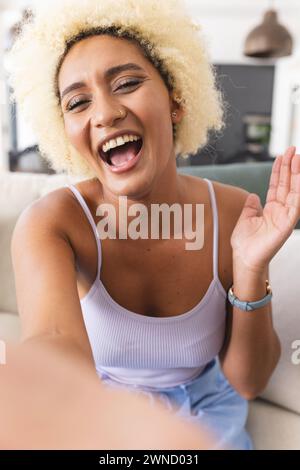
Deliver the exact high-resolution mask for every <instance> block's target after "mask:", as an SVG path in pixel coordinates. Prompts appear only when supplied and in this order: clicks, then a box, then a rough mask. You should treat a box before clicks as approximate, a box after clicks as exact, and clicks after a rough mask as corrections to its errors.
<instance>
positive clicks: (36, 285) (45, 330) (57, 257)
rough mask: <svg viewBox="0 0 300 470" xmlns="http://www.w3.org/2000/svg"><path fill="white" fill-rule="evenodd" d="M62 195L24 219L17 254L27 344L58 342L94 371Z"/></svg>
mask: <svg viewBox="0 0 300 470" xmlns="http://www.w3.org/2000/svg"><path fill="white" fill-rule="evenodd" d="M64 217H65V214H64V212H63V204H62V200H61V195H60V194H59V192H57V191H56V192H54V193H52V194H49V195H48V196H46V197H45V198H42V199H40V200H38V201H36V202H35V203H34V204H32V205H31V206H30V207H28V208H27V209H26V210H25V211H24V212H23V213H22V214H21V216H20V218H19V219H18V222H17V224H16V227H15V230H14V233H13V237H12V243H11V254H12V261H13V267H14V274H15V284H16V294H17V301H18V310H19V315H20V319H21V325H22V341H23V342H35V343H41V344H43V343H45V342H47V344H52V345H53V348H54V349H56V350H60V351H61V352H62V354H67V355H68V356H69V357H70V358H71V357H72V358H74V360H76V361H77V360H79V358H81V359H82V360H84V361H86V364H87V366H90V367H94V362H93V357H92V352H91V348H90V344H89V340H88V337H87V333H86V329H85V325H84V321H83V317H82V312H81V306H80V300H79V295H78V290H77V281H76V271H75V257H74V252H73V249H72V247H71V244H70V242H69V240H68V237H67V236H66V234H65V233H64V231H63V229H62V220H63V218H64Z"/></svg>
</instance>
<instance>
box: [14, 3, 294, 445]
mask: <svg viewBox="0 0 300 470" xmlns="http://www.w3.org/2000/svg"><path fill="white" fill-rule="evenodd" d="M198 32H199V28H198V27H197V26H196V25H195V24H194V23H193V22H192V20H191V19H190V18H189V17H188V16H187V14H186V13H185V11H184V8H183V5H182V4H181V2H177V1H176V2H174V1H166V0H164V2H163V3H162V2H159V1H157V0H149V1H148V0H147V1H144V2H142V3H139V4H137V2H132V1H130V0H117V1H115V2H114V5H113V7H112V2H111V0H109V1H108V0H107V1H104V0H103V1H101V2H97V1H93V0H89V1H86V2H78V3H77V2H74V0H72V1H67V0H64V1H61V2H60V3H59V4H58V3H57V4H54V6H53V4H51V8H47V7H46V6H44V3H43V6H40V7H39V10H38V11H37V12H36V14H35V18H34V20H33V22H32V23H30V24H28V25H26V27H24V30H23V34H22V35H21V36H20V38H19V39H18V41H17V43H16V44H15V46H14V48H13V50H12V51H11V52H10V72H11V80H12V85H13V87H14V91H15V97H16V99H17V100H18V102H19V103H20V105H21V106H22V108H23V112H24V115H25V116H27V118H28V119H30V122H31V124H32V126H33V129H34V130H35V132H36V134H37V136H38V139H39V144H40V148H41V151H42V152H43V153H44V155H45V156H46V157H47V159H48V161H50V162H51V165H52V166H53V168H55V169H56V170H59V171H60V170H65V171H68V172H69V173H72V174H78V175H81V177H82V178H83V177H85V179H83V180H82V181H80V182H79V183H77V184H75V185H70V186H68V187H64V188H61V189H59V190H56V191H54V192H52V193H50V194H49V195H47V196H45V197H43V198H41V199H40V200H39V201H37V202H35V203H34V204H32V205H31V206H30V207H29V208H28V209H27V210H26V211H25V212H24V213H23V214H22V216H21V217H20V219H19V221H18V224H17V227H16V229H15V232H14V236H13V242H12V253H13V263H14V268H15V276H16V288H17V297H18V304H19V311H20V315H21V318H22V322H23V338H24V339H25V340H29V339H34V340H35V341H40V342H43V341H47V342H49V341H50V342H52V343H53V347H55V344H56V341H58V340H59V341H60V344H61V343H64V344H65V351H66V354H71V353H70V352H69V351H71V349H70V345H71V344H72V345H74V344H75V345H77V347H78V348H79V349H80V351H82V354H85V355H86V359H87V363H88V362H89V366H90V365H91V364H93V365H94V366H95V367H96V370H97V373H98V375H99V377H100V378H101V379H102V381H103V382H104V383H105V384H107V385H108V386H111V387H121V388H122V387H125V388H129V389H137V390H140V391H141V392H144V393H146V394H147V395H148V396H149V397H150V398H151V397H154V396H157V397H159V398H160V399H161V400H162V401H163V403H166V404H167V405H168V406H169V407H170V408H171V409H174V410H175V411H176V413H178V414H182V415H183V416H185V417H187V419H189V420H191V421H196V422H199V424H202V425H203V426H204V427H205V426H206V427H207V428H208V429H209V430H211V431H212V432H213V433H214V436H215V438H216V447H218V448H222V447H227V448H228V447H229V448H234V449H250V448H252V444H251V440H250V438H249V436H248V434H247V432H246V431H245V423H246V418H247V402H248V400H249V399H252V398H254V397H255V396H257V395H258V394H259V393H260V392H261V391H262V390H263V389H264V387H265V386H266V384H267V382H268V380H269V378H270V376H271V374H272V372H273V370H274V368H275V366H276V364H277V362H278V359H279V356H280V344H279V340H278V337H277V334H276V332H275V331H274V328H273V324H272V314H271V303H270V298H271V291H270V287H269V286H268V283H267V282H266V281H267V279H268V265H269V262H270V260H271V259H272V257H273V256H274V255H275V253H276V252H277V251H278V250H279V249H280V247H281V246H282V245H283V243H284V242H285V241H286V240H287V238H288V237H289V235H290V234H291V232H292V230H293V228H294V227H295V225H296V223H297V221H298V219H299V216H300V156H299V155H295V148H294V147H291V148H289V149H288V150H287V152H286V153H285V155H283V156H278V157H277V159H276V161H275V163H274V166H273V171H272V176H271V180H270V187H269V192H268V197H267V202H266V205H265V207H264V208H262V207H261V204H260V201H259V198H258V196H257V195H255V194H249V193H247V192H246V191H244V190H242V189H240V188H237V187H232V186H229V185H225V184H221V183H217V182H215V181H214V182H212V181H209V180H205V179H202V178H194V177H191V176H183V175H179V174H178V173H177V171H176V155H177V154H178V153H181V154H183V155H186V154H188V153H194V152H195V151H196V150H197V149H198V148H199V147H201V146H203V145H204V143H206V141H207V134H208V131H209V130H210V129H215V130H220V129H221V128H222V125H223V104H222V100H221V97H220V94H219V92H218V91H217V89H216V86H215V81H214V74H213V69H212V66H211V65H210V64H209V62H208V60H207V57H206V53H205V48H204V47H203V41H202V38H201V36H200V35H199V34H198ZM33 70H34V73H33ZM121 137H123V138H124V139H122V138H121ZM121 196H122V197H124V196H126V197H127V206H128V214H129V219H130V216H132V215H133V213H134V212H133V209H134V204H136V203H139V204H142V205H143V207H144V208H145V209H147V214H148V216H146V220H148V222H150V223H151V220H150V219H151V216H150V215H149V214H151V208H152V207H153V205H155V204H166V205H167V206H168V207H171V206H172V205H173V204H177V205H179V207H180V208H182V210H183V211H184V208H185V205H186V204H192V205H193V206H196V204H203V205H204V225H203V226H204V245H203V247H202V248H201V249H198V250H187V249H186V242H187V237H186V236H185V235H184V234H183V237H182V238H181V239H180V238H177V237H175V236H173V237H172V236H170V238H169V239H167V240H166V239H163V238H161V237H160V238H153V237H152V238H151V237H149V238H130V236H127V237H123V236H120V234H121V231H122V230H121V224H123V222H124V221H123V220H122V218H121V221H120V218H119V217H116V219H115V220H116V225H115V231H116V237H115V238H114V237H108V238H105V239H104V237H101V236H100V235H99V230H97V224H98V223H99V222H100V221H101V220H103V212H102V211H99V209H98V208H99V206H100V207H101V206H102V207H104V206H103V204H106V205H109V207H112V208H113V209H114V210H115V213H116V214H117V216H119V215H120V213H121V209H120V197H121ZM105 207H108V206H105ZM97 209H98V210H97ZM130 209H132V211H131V212H130ZM147 217H148V219H147ZM144 221H145V219H144ZM192 226H193V227H195V226H197V220H196V216H195V213H193V220H192ZM172 228H174V224H172ZM230 288H232V290H230ZM247 302H248V303H247ZM249 309H251V310H249Z"/></svg>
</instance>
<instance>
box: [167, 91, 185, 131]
mask: <svg viewBox="0 0 300 470" xmlns="http://www.w3.org/2000/svg"><path fill="white" fill-rule="evenodd" d="M180 101H181V99H180V97H179V96H178V94H177V93H175V92H172V93H171V94H170V114H171V119H172V122H173V124H178V123H179V122H180V121H181V120H182V118H183V116H184V109H183V107H182V105H181V103H180ZM173 113H176V116H174V115H173Z"/></svg>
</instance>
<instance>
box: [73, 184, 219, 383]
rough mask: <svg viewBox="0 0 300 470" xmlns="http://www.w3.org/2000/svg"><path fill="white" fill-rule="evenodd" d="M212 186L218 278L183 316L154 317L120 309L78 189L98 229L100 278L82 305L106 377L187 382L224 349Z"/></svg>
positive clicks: (215, 272)
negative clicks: (104, 275)
mask: <svg viewBox="0 0 300 470" xmlns="http://www.w3.org/2000/svg"><path fill="white" fill-rule="evenodd" d="M205 180H206V181H207V183H208V188H209V193H210V201H211V207H212V213H213V279H212V281H211V283H210V285H209V287H208V290H207V291H206V293H205V295H204V297H203V298H202V299H201V300H200V301H199V302H198V303H197V305H195V306H194V307H193V308H192V309H191V310H189V311H187V312H184V313H182V314H180V315H175V316H168V317H150V316H145V315H141V314H138V313H135V312H132V311H130V310H127V309H126V308H124V307H122V306H121V305H119V304H118V303H117V302H116V301H115V300H114V299H113V298H112V297H111V296H110V294H109V293H108V291H107V290H106V288H105V287H104V285H103V283H102V281H101V278H100V273H101V259H102V252H101V242H100V238H99V235H98V231H97V226H96V224H95V221H94V219H93V217H92V215H91V213H90V210H89V208H88V206H87V204H86V202H85V200H84V198H83V197H82V195H81V194H80V192H79V191H78V189H77V188H76V187H75V186H73V185H66V186H67V187H68V188H69V189H70V190H71V191H72V192H73V194H74V195H75V197H76V199H77V200H78V202H79V204H80V205H81V207H82V209H83V211H84V212H85V214H86V216H87V218H88V220H89V222H90V224H91V227H92V229H93V232H94V235H95V238H96V243H97V251H98V268H97V276H96V279H95V281H94V283H93V285H92V286H91V288H90V290H89V292H88V293H87V294H86V295H85V297H83V298H82V299H81V301H80V303H81V309H82V314H83V319H84V322H85V326H86V330H87V334H88V337H89V341H90V344H91V348H92V352H93V357H94V361H95V366H96V369H97V372H98V374H99V375H100V376H101V377H104V376H106V377H109V378H111V379H112V380H115V381H117V382H121V383H124V384H131V385H136V386H139V385H141V386H143V387H148V388H157V387H168V386H170V387H171V386H175V385H178V384H181V383H184V382H186V381H188V380H190V379H192V378H193V377H195V376H197V375H199V374H200V373H201V371H202V370H203V369H204V368H205V366H206V364H208V363H209V362H210V361H211V360H212V359H213V358H214V357H215V356H217V355H218V353H219V352H220V349H221V347H222V344H223V341H224V336H225V319H226V291H225V290H224V288H223V286H222V284H221V282H220V280H219V277H218V238H219V237H218V230H219V229H218V212H217V205H216V198H215V193H214V187H213V184H212V182H211V181H210V180H208V179H206V178H205Z"/></svg>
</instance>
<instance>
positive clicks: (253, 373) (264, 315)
mask: <svg viewBox="0 0 300 470" xmlns="http://www.w3.org/2000/svg"><path fill="white" fill-rule="evenodd" d="M233 279H234V293H235V295H236V296H237V297H238V298H239V299H240V300H248V301H250V302H252V301H255V300H259V299H261V298H262V297H264V296H265V293H266V279H269V272H268V270H267V271H266V272H265V273H262V275H254V274H253V273H251V272H247V270H244V271H243V270H242V269H240V268H239V266H237V267H236V268H234V275H233ZM227 315H228V324H227V337H226V341H225V344H224V346H223V349H222V351H221V353H220V356H219V357H220V362H221V366H222V369H223V372H224V375H225V376H226V378H227V379H228V381H229V382H230V383H231V385H232V386H233V387H234V388H235V389H236V390H237V392H238V393H239V394H240V395H242V396H243V397H244V398H246V399H247V400H251V399H254V398H255V397H256V396H257V395H258V394H259V393H261V392H262V390H263V389H264V388H265V387H266V385H267V383H268V380H269V378H270V376H271V374H272V372H273V371H274V369H275V367H276V365H277V363H278V360H279V357H280V350H281V348H280V342H279V338H278V336H277V334H276V332H275V330H274V328H273V322H272V307H271V303H269V304H267V305H265V306H264V307H261V308H259V309H257V310H254V311H252V312H245V311H242V310H239V309H238V308H237V307H233V306H232V305H231V304H230V302H229V301H227Z"/></svg>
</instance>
